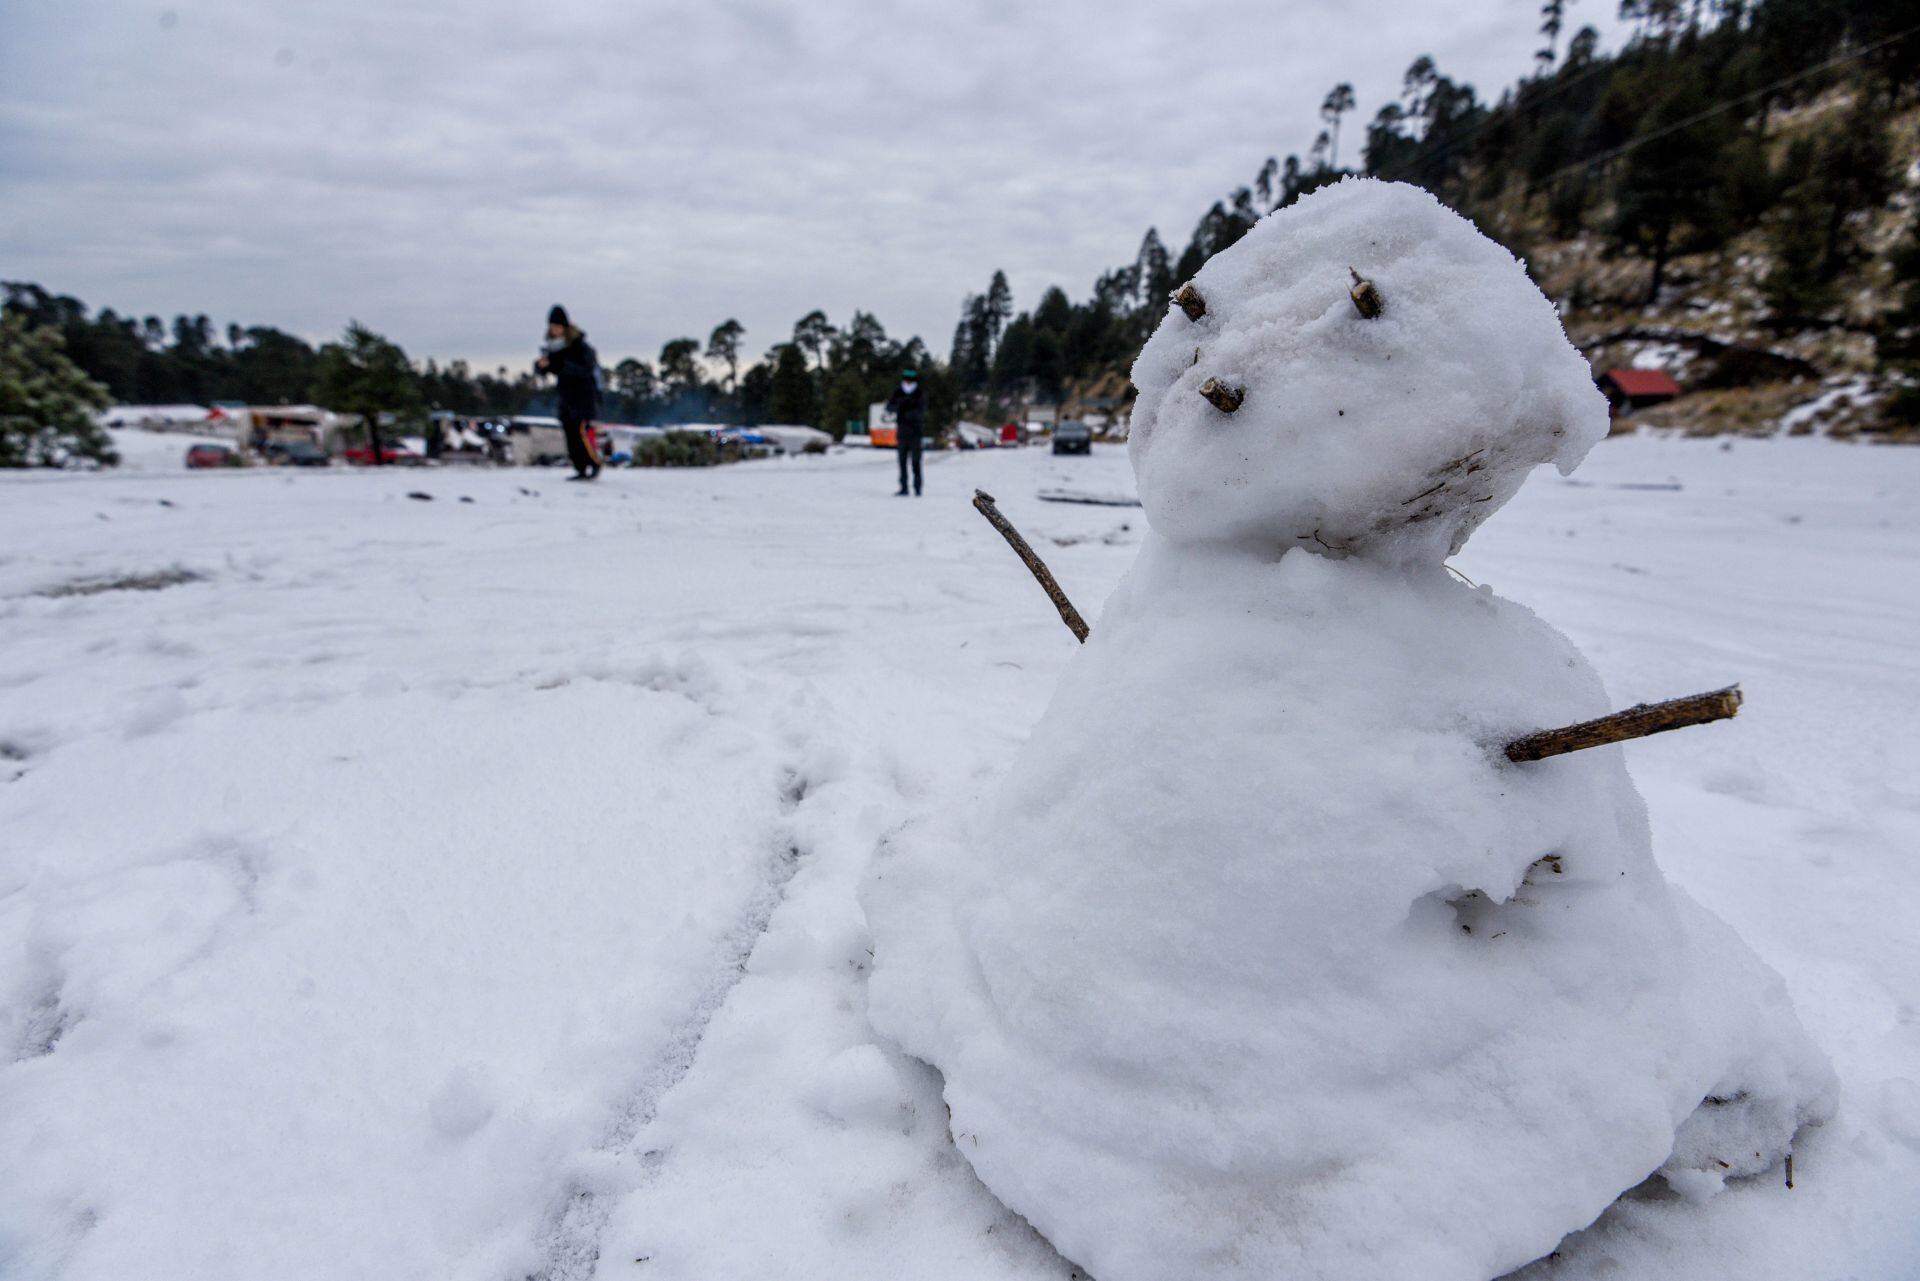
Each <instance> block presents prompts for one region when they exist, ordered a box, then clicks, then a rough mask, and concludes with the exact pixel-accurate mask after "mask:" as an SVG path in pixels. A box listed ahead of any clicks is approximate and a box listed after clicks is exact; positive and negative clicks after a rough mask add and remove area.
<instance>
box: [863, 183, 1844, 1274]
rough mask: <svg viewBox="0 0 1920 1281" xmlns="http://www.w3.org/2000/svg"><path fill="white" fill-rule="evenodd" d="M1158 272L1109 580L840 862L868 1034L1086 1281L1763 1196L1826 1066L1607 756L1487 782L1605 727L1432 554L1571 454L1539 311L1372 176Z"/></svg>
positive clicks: (1580, 432)
mask: <svg viewBox="0 0 1920 1281" xmlns="http://www.w3.org/2000/svg"><path fill="white" fill-rule="evenodd" d="M1350 266H1351V267H1353V268H1355V269H1357V270H1358V271H1359V273H1360V274H1361V275H1363V276H1366V277H1368V278H1370V279H1372V280H1374V281H1375V282H1376V284H1377V285H1378V287H1379V289H1380V291H1381V293H1382V295H1383V296H1384V298H1385V300H1386V311H1385V314H1384V315H1382V316H1380V317H1379V318H1377V319H1366V318H1364V317H1361V316H1360V315H1359V314H1358V313H1357V312H1356V310H1355V309H1354V307H1353V305H1352V304H1351V303H1350V302H1349V300H1348V297H1347V291H1346V290H1347V281H1348V268H1349V267H1350ZM1195 284H1196V286H1197V287H1198V288H1199V290H1200V291H1201V293H1202V295H1203V296H1204V297H1205V298H1206V299H1207V307H1208V310H1207V314H1206V315H1205V316H1203V317H1201V318H1200V319H1199V320H1198V321H1197V322H1196V321H1191V320H1189V319H1188V318H1187V317H1186V316H1184V315H1183V314H1181V313H1179V312H1173V313H1171V314H1170V315H1169V317H1168V319H1167V320H1166V321H1165V322H1164V323H1163V324H1162V326H1161V328H1160V329H1159V331H1158V332H1157V333H1156V334H1155V336H1154V338H1153V339H1152V341H1151V342H1150V343H1149V344H1148V346H1147V348H1146V350H1145V351H1144V352H1143V354H1142V356H1141V358H1140V361H1139V364H1138V365H1137V366H1136V368H1135V380H1136V383H1137V384H1138V386H1139V388H1140V400H1139V403H1138V405H1137V407H1136V410H1135V419H1134V443H1133V447H1132V448H1133V455H1134V463H1135V468H1136V471H1137V472H1138V474H1139V479H1140V484H1141V494H1142V499H1143V502H1144V503H1145V506H1146V510H1147V515H1148V517H1149V520H1150V522H1151V523H1152V525H1153V528H1154V532H1153V533H1152V534H1151V535H1150V536H1149V537H1148V539H1147V541H1146V544H1145V546H1144V547H1143V548H1142V551H1141V554H1140V559H1139V561H1138V563H1137V564H1136V565H1135V566H1134V568H1133V569H1132V571H1131V572H1130V573H1129V574H1128V576H1127V578H1126V580H1125V581H1124V582H1123V583H1122V585H1121V586H1120V588H1119V590H1118V591H1117V592H1116V593H1115V595H1114V597H1113V598H1112V599H1111V600H1110V601H1109V602H1108V604H1107V607H1106V609H1105V611H1104V612H1103V613H1102V615H1101V617H1100V619H1099V621H1098V622H1097V624H1096V625H1095V628H1094V632H1093V636H1092V639H1091V641H1090V643H1089V644H1088V646H1087V648H1086V651H1085V652H1084V654H1083V655H1081V656H1079V659H1078V661H1077V662H1076V663H1075V665H1074V667H1073V669H1072V670H1071V671H1070V672H1069V674H1068V675H1067V676H1066V677H1065V678H1064V680H1063V681H1062V684H1061V688H1060V690H1059V691H1058V693H1057V694H1056V696H1055V698H1054V700H1053V703H1052V704H1051V706H1050V707H1049V708H1048V711H1047V713H1046V715H1045V717H1044V718H1043V719H1042V720H1041V722H1040V724H1039V725H1038V726H1037V727H1036V728H1035V730H1034V733H1033V736H1032V739H1031V741H1030V743H1029V745H1028V747H1027V749H1026V750H1025V752H1024V753H1023V755H1022V757H1021V759H1020V761H1019V762H1018V763H1016V765H1015V767H1014V768H1013V770H1012V771H1011V775H1010V778H1009V781H1008V782H1007V783H1006V784H1005V786H1004V788H1003V790H1002V792H1001V794H1000V796H999V797H998V799H997V801H996V802H995V803H993V804H992V805H991V806H990V807H988V808H987V809H986V810H985V811H984V813H983V814H982V815H981V816H979V817H978V818H976V819H973V820H965V819H954V820H949V821H948V822H946V823H945V824H944V825H942V824H932V825H928V826H927V827H925V828H922V829H920V830H917V831H915V832H912V833H909V834H908V835H907V836H906V837H904V838H903V839H902V840H901V841H900V842H898V843H897V846H896V848H895V849H893V850H892V851H890V853H889V854H888V856H887V857H885V858H883V859H882V860H880V861H879V862H878V863H877V865H876V868H875V872H874V876H873V879H872V880H871V882H870V883H869V886H868V890H867V903H868V908H869V916H870V920H871V923H872V926H873V930H874V935H875V946H876V965H875V972H874V978H873V983H872V991H871V998H872V1000H871V1007H870V1008H871V1015H872V1019H873V1022H874V1024H875V1026H876V1027H877V1028H878V1029H879V1030H880V1031H881V1032H883V1033H885V1034H886V1035H888V1036H890V1037H892V1038H893V1039H895V1040H896V1041H898V1042H899V1043H900V1044H901V1045H902V1046H903V1047H904V1048H905V1049H907V1050H908V1051H909V1052H910V1053H913V1054H915V1055H918V1056H919V1057H921V1058H924V1059H926V1060H927V1061H929V1062H931V1063H933V1064H935V1065H936V1066H937V1067H939V1068H940V1069H941V1070H942V1071H943V1072H944V1073H945V1076H946V1083H947V1101H948V1103H949V1105H950V1106H951V1108H952V1113H953V1117H952V1128H953V1132H954V1135H955V1137H956V1142H957V1143H958V1146H959V1150H960V1152H961V1153H962V1154H963V1155H965V1156H966V1157H967V1159H968V1160H969V1161H971V1162H972V1163H973V1165H974V1167H975V1168H976V1170H977V1171H978V1172H979V1174H980V1176H981V1178H982V1179H983V1180H984V1181H985V1182H986V1184H987V1186H988V1187H990V1188H991V1189H993V1191H994V1192H995V1193H996V1194H997V1195H999V1196H1000V1198H1001V1199H1002V1200H1004V1201H1005V1202H1006V1203H1007V1204H1008V1205H1010V1206H1011V1207H1012V1208H1014V1209H1015V1210H1017V1211H1019V1212H1020V1213H1021V1214H1023V1215H1025V1216H1026V1217H1027V1218H1028V1219H1029V1220H1030V1221H1032V1222H1033V1224H1034V1225H1035V1226H1036V1227H1037V1228H1038V1229H1039V1230H1040V1231H1041V1232H1042V1233H1044V1234H1045V1235H1046V1236H1047V1237H1048V1238H1049V1239H1050V1240H1052V1241H1053V1242H1054V1244H1055V1245H1056V1246H1058V1247H1059V1248H1060V1250H1061V1251H1062V1252H1063V1253H1064V1254H1066V1255H1067V1256H1068V1257H1069V1258H1072V1259H1074V1260H1075V1261H1077V1262H1079V1263H1081V1264H1083V1265H1085V1266H1086V1267H1088V1268H1089V1269H1090V1270H1091V1271H1092V1272H1093V1274H1094V1275H1095V1276H1096V1277H1098V1278H1099V1279H1100V1281H1148V1279H1150V1278H1174V1277H1180V1278H1186V1277H1201V1276H1206V1277H1249V1278H1250V1277H1262V1278H1265V1277H1276V1276H1285V1277H1299V1278H1309V1277H1312V1278H1320V1277H1326V1278H1333V1277H1339V1278H1343V1279H1348V1281H1352V1279H1356V1278H1373V1277H1379V1278H1411V1277H1420V1278H1423V1281H1451V1279H1454V1278H1461V1279H1484V1278H1487V1277H1491V1276H1495V1275H1497V1274H1499V1273H1501V1272H1504V1271H1507V1270H1509V1269H1511V1268H1513V1267H1516V1266H1519V1265H1520V1264H1523V1263H1525V1262H1527V1261H1528V1260H1530V1259H1533V1258H1537V1257H1539V1256H1541V1255H1543V1254H1545V1253H1547V1252H1549V1251H1550V1250H1552V1249H1553V1247H1554V1246H1555V1244H1556V1243H1557V1242H1558V1241H1559V1240H1560V1239H1561V1238H1562V1237H1563V1236H1565V1235H1566V1234H1567V1233H1568V1232H1571V1231H1574V1230H1576V1229H1578V1228H1581V1227H1583V1226H1585V1225H1586V1224H1588V1223H1590V1222H1591V1221H1592V1220H1593V1219H1594V1218H1595V1217H1596V1216H1597V1215H1598V1214H1599V1213H1600V1212H1601V1211H1602V1210H1604V1209H1605V1208H1606V1206H1607V1205H1608V1204H1609V1203H1610V1202H1611V1201H1613V1200H1614V1198H1615V1197H1617V1196H1618V1195H1619V1194H1620V1193H1621V1192H1622V1191H1624V1190H1626V1189H1628V1188H1630V1187H1632V1186H1634V1185H1636V1184H1638V1183H1640V1182H1641V1181H1643V1180H1644V1179H1645V1178H1647V1176H1649V1175H1650V1174H1652V1173H1654V1172H1655V1171H1656V1170H1657V1171H1660V1172H1661V1173H1663V1174H1665V1175H1667V1177H1668V1179H1669V1181H1670V1182H1672V1183H1674V1184H1675V1186H1677V1187H1679V1188H1680V1189H1681V1190H1683V1191H1685V1192H1688V1193H1690V1194H1700V1193H1704V1192H1707V1191H1710V1190H1712V1189H1713V1188H1715V1187H1717V1186H1718V1184H1719V1182H1720V1180H1721V1179H1723V1178H1724V1177H1727V1176H1730V1175H1744V1174H1751V1173H1755V1172H1757V1171H1759V1170H1761V1169H1765V1168H1768V1167H1769V1166H1771V1165H1772V1164H1774V1163H1775V1162H1776V1161H1777V1160H1778V1159H1779V1157H1780V1156H1781V1155H1782V1154H1783V1153H1784V1152H1785V1150H1786V1147H1787V1145H1788V1143H1789V1142H1790V1141H1791V1138H1792V1135H1793V1134H1794V1132H1795V1130H1796V1129H1797V1128H1798V1127H1799V1126H1800V1125H1802V1124H1804V1123H1806V1122H1807V1121H1809V1120H1814V1119H1818V1118H1819V1117H1821V1116H1822V1115H1824V1113H1825V1111H1826V1110H1827V1109H1828V1108H1829V1107H1830V1094H1831V1088H1832V1087H1831V1077H1830V1074H1829V1072H1828V1070H1827V1068H1826V1066H1825V1064H1824V1062H1823V1061H1822V1060H1821V1059H1820V1057H1819V1056H1818V1054H1817V1053H1816V1052H1815V1051H1814V1050H1813V1049H1812V1048H1811V1046H1810V1045H1808V1044H1807V1042H1806V1039H1805V1037H1804V1034H1803V1033H1802V1032H1801V1031H1800V1028H1799V1025H1798V1023H1797V1021H1796V1020H1795V1018H1794V1015H1793V1012H1792V1010H1791V1008H1790V1007H1789V1005H1788V1003H1787V1000H1786V997H1785V993H1784V991H1783V989H1782V987H1781V984H1780V982H1779V980H1778V978H1777V976H1775V975H1773V974H1772V972H1771V971H1769V970H1768V969H1767V968H1766V967H1765V966H1764V965H1762V964H1761V963H1760V962H1759V961H1758V960H1757V959H1755V958H1754V957H1753V956H1752V955H1751V954H1750V953H1749V952H1748V951H1747V949H1746V948H1745V947H1744V945H1742V944H1741V943H1740V942H1739V940H1738V939H1737V938H1736V937H1734V936H1733V935H1732V934H1731V932H1730V931H1728V930H1727V929H1726V927H1725V926H1724V925H1721V924H1720V923H1719V922H1717V921H1716V920H1715V919H1714V918H1712V917H1711V916H1710V915H1709V914H1707V913H1706V912H1704V911H1703V910H1702V909H1700V908H1699V907H1697V906H1696V905H1694V904H1693V903H1692V902H1691V900H1689V899H1687V898H1686V897H1685V896H1684V895H1683V894H1681V893H1679V892H1677V891H1676V890H1674V889H1673V888H1672V887H1670V886H1668V885H1667V884H1666V883H1665V881H1664V880H1663V878H1662V877H1661V875H1660V872H1659V869H1658V867H1657V866H1656V865H1655V863H1654V860H1653V856H1652V851H1651V842H1650V837H1649V833H1648V829H1647V824H1646V818H1645V812H1644V808H1643V806H1642V804H1641V802H1640V799H1639V796H1638V794H1637V793H1636V792H1635V790H1634V788H1633V785H1632V782H1631V781H1630V780H1629V778H1628V777H1627V774H1626V770H1625V766H1624V763H1623V760H1622V757H1621V753H1620V751H1619V749H1602V750H1597V751H1588V752H1584V753H1580V754H1578V755H1575V756H1569V757H1565V758H1559V759H1555V760H1552V761H1547V762H1540V763H1536V764H1532V765H1526V766H1515V765H1512V764H1510V763H1508V762H1507V761H1506V760H1505V759H1504V758H1503V757H1502V756H1501V755H1500V752H1499V750H1498V749H1499V745H1500V744H1501V743H1503V742H1505V741H1506V740H1507V739H1509V738H1512V737H1514V736H1516V735H1518V734H1521V733H1524V732H1526V731H1528V730H1532V729H1537V728H1542V727H1546V726H1551V725H1558V724H1566V723H1571V722H1574V721H1578V720H1582V719H1586V718H1589V717H1592V716H1595V715H1598V714H1600V713H1602V712H1604V711H1605V710H1607V700H1606V698H1605V696H1604V693H1603V691H1602V689H1601V685H1600V682H1599V679H1598V677H1597V676H1596V675H1595V674H1594V672H1593V671H1592V669H1591V668H1590V667H1589V666H1588V664H1587V663H1586V662H1585V661H1584V660H1583V659H1582V658H1581V657H1580V655H1579V653H1578V652H1577V651H1576V650H1575V649H1574V648H1573V646H1572V645H1571V644H1570V643H1569V642H1568V641H1567V640H1566V639H1565V638H1563V637H1561V636H1560V635H1559V634H1558V633H1556V632H1554V631H1553V630H1552V629H1551V628H1549V627H1547V626H1546V625H1545V624H1543V623H1542V622H1540V621H1539V620H1538V619H1537V618H1535V617H1534V616H1533V615H1532V614H1531V613H1529V612H1528V611H1527V610H1525V609H1523V608H1521V607H1519V606H1517V605H1514V604H1511V603H1508V602H1505V601H1502V600H1500V599H1499V598H1497V597H1495V596H1494V595H1493V594H1492V593H1491V592H1490V591H1487V590H1484V589H1475V588H1471V587H1468V586H1466V585H1464V584H1462V583H1460V582H1458V581H1456V580H1455V579H1453V578H1452V577H1451V576H1450V575H1449V574H1448V573H1447V571H1446V570H1445V569H1444V567H1443V566H1442V563H1441V561H1442V558H1443V557H1444V556H1445V555H1446V554H1447V553H1448V552H1449V551H1451V550H1453V549H1456V548H1457V547H1458V546H1459V545H1460V543H1462V542H1463V541H1464V540H1465V538H1466V537H1467V535H1468V534H1469V533H1470V532H1471V530H1472V529H1473V528H1474V527H1475V526H1476V525H1477V524H1478V523H1479V521H1480V520H1482V519H1484V518H1485V515H1486V514H1487V513H1488V512H1490V511H1492V510H1493V509H1494V508H1497V507H1498V506H1499V505H1500V503H1502V502H1504V501H1505V499H1506V498H1507V497H1509V496H1511V494H1512V493H1513V492H1514V490H1515V489H1516V488H1517V487H1518V485H1519V484H1520V482H1521V480H1522V479H1524V477H1525V475H1526V472H1527V471H1528V470H1529V469H1530V468H1531V467H1532V466H1533V465H1535V464H1537V463H1540V462H1549V461H1551V462H1557V463H1559V464H1560V465H1562V466H1563V467H1564V468H1569V469H1570V468H1571V466H1572V465H1573V464H1574V463H1577V462H1578V460H1579V458H1580V457H1581V456H1582V455H1583V454H1584V453H1585V451H1586V450H1587V449H1588V448H1589V447H1590V446H1591V445H1592V443H1593V442H1594V441H1595V440H1596V439H1598V437H1599V436H1600V435H1602V434H1604V431H1605V423H1606V417H1605V409H1604V406H1603V405H1602V404H1601V403H1600V401H1599V397H1598V394H1597V393H1596V392H1595V391H1594V390H1593V388H1592V384H1591V381H1590V378H1589V375H1588V373H1587V371H1586V366H1585V363H1584V361H1582V360H1581V359H1580V358H1579V356H1578V354H1577V353H1575V352H1574V351H1573V350H1572V349H1571V347H1570V346H1568V344H1567V342H1566V340H1565V337H1564V336H1563V335H1562V334H1561V332H1560V329H1559V325H1558V321H1557V318H1556V317H1555V316H1554V315H1553V312H1552V309H1551V306H1550V305H1549V304H1548V303H1547V302H1546V300H1545V299H1544V298H1542V297H1541V296H1540V295H1539V293H1538V291H1537V290H1535V289H1534V288H1533V286H1532V285H1531V283H1530V282H1528V281H1527V279H1526V277H1525V275H1524V273H1523V272H1522V270H1521V269H1520V267H1519V266H1518V264H1516V263H1514V262H1513V260H1512V258H1511V257H1510V256H1508V255H1507V254H1506V253H1505V252H1504V251H1503V250H1500V249H1499V248H1498V247H1497V246H1495V245H1493V244H1492V243H1491V242H1489V241H1486V240H1484V239H1483V238H1481V237H1480V236H1479V235H1478V234H1477V233H1476V232H1475V231H1474V230H1473V229H1472V228H1471V226H1469V225H1468V224H1466V223H1465V222H1464V221H1463V220H1461V219H1459V218H1458V217H1457V216H1455V215H1453V214H1451V213H1449V212H1447V211H1445V210H1444V209H1443V208H1441V207H1440V206H1439V205H1438V204H1437V202H1434V201H1433V200H1432V198H1431V197H1429V196H1426V195H1425V194H1424V193H1420V192H1417V191H1414V190H1412V189H1409V188H1404V187H1393V186H1389V185H1386V184H1379V183H1360V182H1349V183H1344V184H1341V185H1340V186H1338V187H1335V188H1331V189H1328V190H1326V191H1324V192H1322V193H1319V194H1317V195H1315V196H1313V197H1309V198H1307V199H1306V200H1304V201H1302V202H1301V203H1300V205H1298V206H1296V207H1295V208H1293V209H1291V210H1289V211H1286V212H1284V213H1282V214H1279V215H1275V216H1274V217H1273V218H1270V219H1268V220H1266V221H1265V222H1263V223H1262V224H1261V225H1260V226H1259V227H1256V228H1255V230H1254V231H1253V232H1252V233H1251V234H1250V235H1249V236H1248V237H1247V239H1246V240H1244V241H1242V242H1241V244H1240V245H1238V246H1236V247H1235V248H1234V249H1233V250H1230V251H1228V252H1226V253H1224V254H1222V255H1220V256H1219V257H1217V258H1215V259H1214V260H1213V262H1211V263H1209V265H1208V266H1207V268H1205V269H1204V270H1203V271H1202V272H1201V273H1200V275H1199V276H1198V277H1197V278H1196V281H1195ZM1207 378H1215V379H1219V380H1222V381H1225V382H1228V383H1229V384H1230V385H1232V386H1234V387H1235V388H1236V389H1240V388H1244V391H1245V402H1244V404H1243V406H1242V408H1241V409H1240V410H1239V411H1238V412H1237V413H1234V414H1232V415H1228V414H1225V413H1222V412H1221V411H1220V410H1219V409H1217V408H1215V407H1214V406H1213V405H1212V404H1210V403H1209V402H1208V401H1206V400H1204V399H1202V398H1201V397H1200V396H1199V395H1198V394H1197V387H1198V385H1199V384H1200V383H1201V382H1203V381H1204V380H1205V379H1207ZM1463 460H1464V461H1463Z"/></svg>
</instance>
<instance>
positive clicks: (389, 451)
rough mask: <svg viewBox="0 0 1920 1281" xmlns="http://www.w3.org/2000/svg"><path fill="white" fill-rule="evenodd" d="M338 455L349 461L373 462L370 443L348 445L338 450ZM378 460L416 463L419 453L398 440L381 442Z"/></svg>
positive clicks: (364, 463) (366, 463) (362, 463)
mask: <svg viewBox="0 0 1920 1281" xmlns="http://www.w3.org/2000/svg"><path fill="white" fill-rule="evenodd" d="M340 457H342V458H344V459H346V460H347V461H348V462H350V463H359V464H360V465H362V466H367V465H369V464H371V463H372V462H373V446H372V445H349V446H347V447H346V448H345V449H343V450H341V451H340ZM380 461H381V462H383V463H417V462H419V461H420V455H418V454H416V453H414V452H413V451H412V450H410V449H408V448H407V447H406V446H404V445H401V444H399V443H398V442H394V441H388V442H383V443H382V444H381V446H380Z"/></svg>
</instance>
